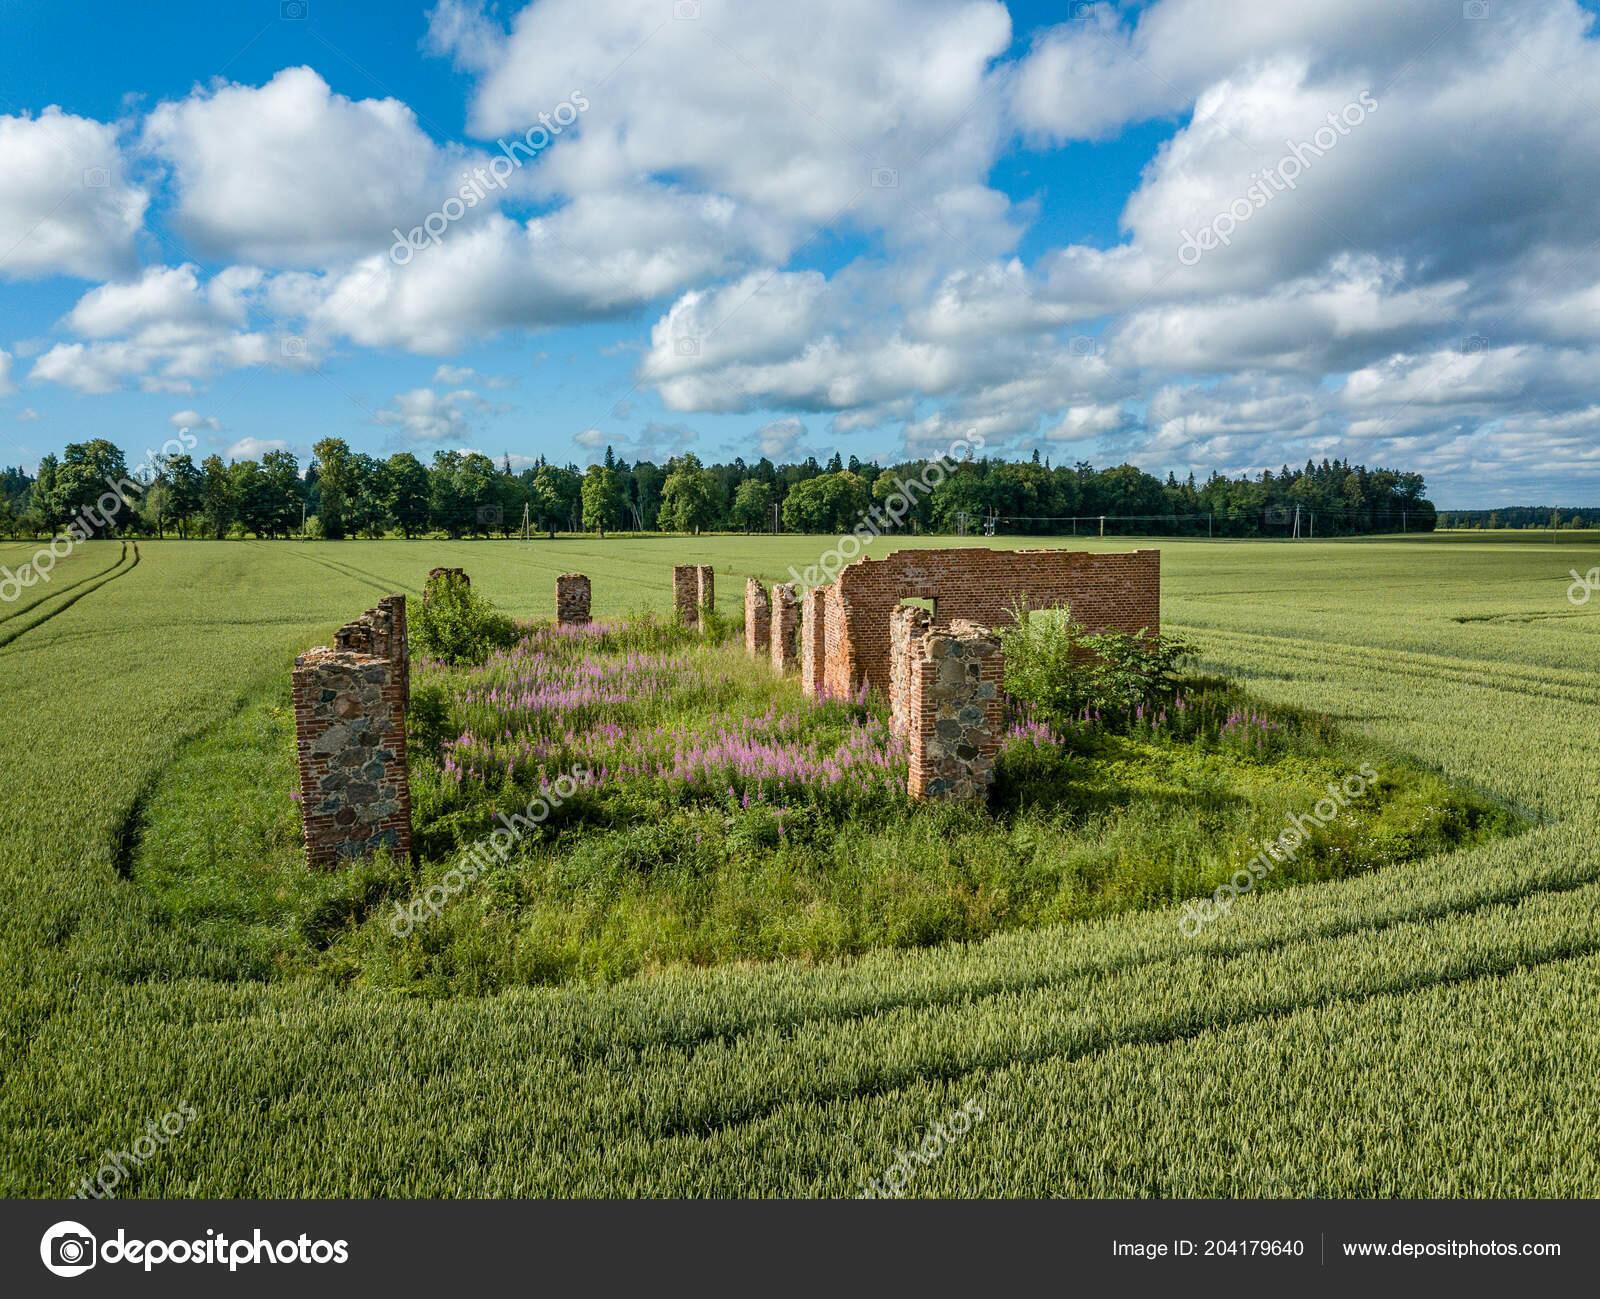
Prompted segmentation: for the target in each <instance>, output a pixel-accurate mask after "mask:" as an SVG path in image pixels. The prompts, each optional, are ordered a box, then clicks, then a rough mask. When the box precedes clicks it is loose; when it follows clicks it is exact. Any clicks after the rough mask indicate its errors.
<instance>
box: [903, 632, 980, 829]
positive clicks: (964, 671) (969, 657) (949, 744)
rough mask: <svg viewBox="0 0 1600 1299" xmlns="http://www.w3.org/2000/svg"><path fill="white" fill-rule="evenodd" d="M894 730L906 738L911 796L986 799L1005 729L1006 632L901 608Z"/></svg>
mask: <svg viewBox="0 0 1600 1299" xmlns="http://www.w3.org/2000/svg"><path fill="white" fill-rule="evenodd" d="M891 634H892V636H893V639H894V645H895V650H896V666H895V668H894V671H893V673H892V679H891V686H890V694H891V706H892V713H891V729H892V730H893V732H894V733H895V734H897V735H900V736H902V737H903V738H904V740H905V742H906V749H907V753H908V756H909V759H910V773H909V776H908V778H907V782H906V788H907V790H908V792H909V793H910V795H911V797H912V798H916V799H925V798H953V799H967V800H972V801H975V802H976V801H983V800H986V799H987V798H988V795H989V787H990V785H991V784H993V782H994V761H995V756H996V755H997V754H998V753H999V751H1000V741H1001V738H1002V736H1003V733H1004V709H1003V703H1002V695H1001V686H1002V684H1003V682H1004V678H1005V667H1004V662H1003V658H1002V655H1001V652H1000V638H999V637H998V636H996V635H995V634H994V633H993V632H992V631H990V630H989V628H987V627H982V626H979V625H978V624H976V623H973V622H970V621H968V620H966V619H957V620H955V621H954V622H952V623H951V624H950V626H949V627H946V628H936V627H933V626H931V625H930V620H929V617H928V613H927V610H925V609H917V608H913V607H907V608H905V609H903V610H899V611H896V613H895V615H894V620H893V626H892V628H891Z"/></svg>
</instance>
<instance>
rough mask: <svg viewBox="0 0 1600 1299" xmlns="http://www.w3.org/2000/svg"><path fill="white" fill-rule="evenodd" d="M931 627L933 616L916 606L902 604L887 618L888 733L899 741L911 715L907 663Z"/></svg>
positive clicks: (909, 676) (920, 651) (920, 645)
mask: <svg viewBox="0 0 1600 1299" xmlns="http://www.w3.org/2000/svg"><path fill="white" fill-rule="evenodd" d="M932 624H933V615H932V614H930V613H929V612H928V611H927V610H926V609H921V608H918V607H917V606H916V605H910V604H902V605H900V606H898V607H897V608H896V609H895V611H894V613H892V614H891V615H890V616H889V733H890V734H891V735H898V736H900V737H901V738H902V739H904V738H906V732H907V731H908V729H909V723H910V717H911V711H912V710H911V662H912V659H913V658H915V657H919V656H920V655H921V653H922V642H923V640H924V639H925V638H926V637H927V635H928V631H929V628H930V627H931V626H932Z"/></svg>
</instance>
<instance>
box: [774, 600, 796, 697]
mask: <svg viewBox="0 0 1600 1299" xmlns="http://www.w3.org/2000/svg"><path fill="white" fill-rule="evenodd" d="M799 629H800V597H799V595H798V594H797V593H796V592H795V589H794V583H793V582H780V583H779V584H778V585H777V586H775V587H773V588H772V670H773V671H774V672H777V673H780V674H781V673H784V672H787V671H788V670H789V669H790V668H792V667H794V665H795V657H796V655H795V633H796V632H797V631H799Z"/></svg>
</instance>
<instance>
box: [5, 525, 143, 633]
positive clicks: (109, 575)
mask: <svg viewBox="0 0 1600 1299" xmlns="http://www.w3.org/2000/svg"><path fill="white" fill-rule="evenodd" d="M128 544H129V543H127V542H123V547H124V550H123V558H122V559H119V560H118V561H117V564H116V566H115V567H114V568H112V569H111V570H109V571H108V572H106V573H104V574H102V575H101V576H100V577H98V578H95V579H93V580H92V581H90V582H87V583H79V584H78V585H77V586H75V587H73V588H72V590H71V592H70V593H69V594H68V596H67V598H66V599H65V600H63V601H62V602H61V603H60V604H58V605H56V607H55V608H54V609H51V610H50V611H49V612H48V613H46V614H45V615H44V616H43V617H42V618H35V619H34V620H33V621H32V622H30V623H28V624H26V625H25V626H22V627H11V628H7V629H6V630H3V631H0V650H3V649H7V648H9V647H10V646H12V645H14V644H15V643H16V642H17V641H18V640H20V639H21V638H22V637H24V636H26V635H27V634H28V633H29V632H30V631H34V630H35V629H37V628H39V627H42V626H44V624H45V623H47V622H49V621H50V620H51V619H52V618H55V617H56V616H58V615H59V614H63V613H65V612H66V611H67V610H68V609H70V608H72V606H73V605H75V604H77V603H78V601H79V600H81V599H83V598H84V596H86V595H93V594H94V593H95V592H96V591H98V590H99V589H100V588H101V587H103V586H105V585H107V584H108V583H110V582H114V581H116V580H117V579H118V578H119V577H126V576H127V575H128V574H129V573H131V572H133V570H134V569H136V568H138V567H139V543H138V542H137V541H135V542H133V543H132V545H133V559H132V560H131V561H128V562H126V563H125V562H124V560H126V559H127V549H126V548H127V546H128ZM41 603H42V601H41ZM34 607H35V608H37V606H34Z"/></svg>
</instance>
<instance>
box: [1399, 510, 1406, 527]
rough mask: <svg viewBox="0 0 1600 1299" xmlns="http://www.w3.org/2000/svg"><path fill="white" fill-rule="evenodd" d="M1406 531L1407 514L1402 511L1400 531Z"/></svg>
mask: <svg viewBox="0 0 1600 1299" xmlns="http://www.w3.org/2000/svg"><path fill="white" fill-rule="evenodd" d="M1405 530H1406V512H1405V511H1404V510H1401V511H1400V531H1401V532H1404V531H1405Z"/></svg>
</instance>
